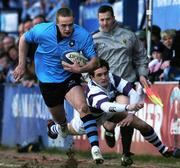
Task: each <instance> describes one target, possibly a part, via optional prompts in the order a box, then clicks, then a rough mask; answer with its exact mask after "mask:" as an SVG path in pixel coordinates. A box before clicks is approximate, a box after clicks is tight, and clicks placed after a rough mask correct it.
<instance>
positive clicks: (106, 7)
mask: <svg viewBox="0 0 180 168" xmlns="http://www.w3.org/2000/svg"><path fill="white" fill-rule="evenodd" d="M105 12H110V13H111V16H114V11H113V8H112V7H111V6H110V5H102V6H100V7H99V9H98V14H99V13H105Z"/></svg>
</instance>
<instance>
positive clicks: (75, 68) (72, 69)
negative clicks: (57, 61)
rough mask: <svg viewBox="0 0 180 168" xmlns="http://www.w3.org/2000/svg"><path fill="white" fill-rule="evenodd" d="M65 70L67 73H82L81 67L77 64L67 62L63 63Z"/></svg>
mask: <svg viewBox="0 0 180 168" xmlns="http://www.w3.org/2000/svg"><path fill="white" fill-rule="evenodd" d="M62 65H63V68H64V70H66V71H69V72H73V73H81V67H80V66H79V64H78V63H77V62H75V63H74V64H68V63H66V62H62Z"/></svg>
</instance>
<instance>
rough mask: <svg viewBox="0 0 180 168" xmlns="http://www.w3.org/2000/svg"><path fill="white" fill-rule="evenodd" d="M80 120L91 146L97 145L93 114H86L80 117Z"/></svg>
mask: <svg viewBox="0 0 180 168" xmlns="http://www.w3.org/2000/svg"><path fill="white" fill-rule="evenodd" d="M81 120H82V121H83V124H84V130H85V132H86V135H87V137H88V140H89V142H90V144H91V146H99V141H98V131H97V124H96V120H95V119H94V117H93V115H92V114H88V115H86V116H84V117H82V118H81Z"/></svg>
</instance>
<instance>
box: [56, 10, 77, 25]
mask: <svg viewBox="0 0 180 168" xmlns="http://www.w3.org/2000/svg"><path fill="white" fill-rule="evenodd" d="M59 16H63V17H68V16H72V17H74V14H73V11H72V10H71V9H70V8H67V7H64V8H60V9H59V10H58V11H57V13H56V23H58V17H59Z"/></svg>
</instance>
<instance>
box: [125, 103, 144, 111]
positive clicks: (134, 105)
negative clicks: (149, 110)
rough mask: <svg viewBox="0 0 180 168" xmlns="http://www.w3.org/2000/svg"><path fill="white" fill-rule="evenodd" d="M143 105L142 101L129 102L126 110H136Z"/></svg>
mask: <svg viewBox="0 0 180 168" xmlns="http://www.w3.org/2000/svg"><path fill="white" fill-rule="evenodd" d="M143 107H144V103H136V104H129V105H128V108H127V110H128V111H138V110H140V109H142V108H143Z"/></svg>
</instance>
